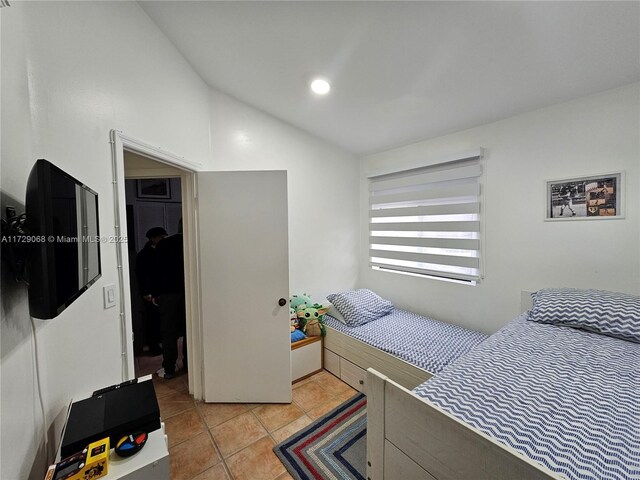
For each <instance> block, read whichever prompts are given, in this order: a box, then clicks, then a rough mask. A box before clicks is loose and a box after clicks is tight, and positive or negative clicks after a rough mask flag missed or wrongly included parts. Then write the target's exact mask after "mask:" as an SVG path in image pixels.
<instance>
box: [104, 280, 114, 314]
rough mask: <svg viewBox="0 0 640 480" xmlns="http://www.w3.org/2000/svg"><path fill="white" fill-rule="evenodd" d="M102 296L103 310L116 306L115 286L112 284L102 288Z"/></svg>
mask: <svg viewBox="0 0 640 480" xmlns="http://www.w3.org/2000/svg"><path fill="white" fill-rule="evenodd" d="M102 294H103V297H104V308H105V310H106V309H107V308H111V307H115V306H116V286H115V285H114V284H113V283H112V284H111V285H105V286H104V287H102Z"/></svg>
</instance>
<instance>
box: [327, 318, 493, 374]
mask: <svg viewBox="0 0 640 480" xmlns="http://www.w3.org/2000/svg"><path fill="white" fill-rule="evenodd" d="M324 320H325V324H326V325H328V326H330V327H332V328H334V329H335V330H338V331H339V332H342V333H345V334H347V335H349V336H351V337H354V338H356V339H358V340H360V341H362V342H364V343H367V344H369V345H371V346H373V347H376V348H378V349H380V350H382V351H384V352H387V353H390V354H392V355H395V356H396V357H398V358H401V359H402V360H405V361H407V362H409V363H411V364H413V365H415V366H417V367H419V368H422V369H423V370H426V371H428V372H430V373H439V372H440V371H442V369H443V368H444V367H446V366H447V365H449V364H450V363H451V362H454V361H456V360H457V359H458V358H459V357H460V356H461V355H464V354H465V353H467V352H468V351H469V350H471V349H472V348H473V347H475V346H476V345H478V344H479V343H480V342H482V341H483V340H484V339H485V338H487V336H486V335H485V334H484V333H480V332H475V331H473V330H468V329H466V328H462V327H458V326H456V325H450V324H448V323H443V322H438V321H437V320H433V319H432V318H428V317H422V316H420V315H418V314H416V313H411V312H407V311H404V310H399V309H397V308H395V309H393V311H392V312H391V313H389V314H387V315H384V316H383V317H380V318H378V319H377V320H374V321H372V322H369V323H366V324H364V325H360V326H359V327H348V326H346V325H345V324H344V323H342V322H340V321H338V320H336V319H335V318H333V317H331V316H330V315H325V317H324Z"/></svg>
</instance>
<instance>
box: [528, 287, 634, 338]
mask: <svg viewBox="0 0 640 480" xmlns="http://www.w3.org/2000/svg"><path fill="white" fill-rule="evenodd" d="M531 296H532V297H533V307H532V308H531V310H530V311H529V316H528V319H529V320H531V321H533V322H539V323H549V324H553V325H566V326H570V327H575V328H581V329H583V330H589V331H591V332H595V333H601V334H603V335H609V336H611V337H617V338H622V339H623V340H629V341H631V342H636V343H640V297H638V296H635V295H629V294H626V293H615V292H607V291H604V290H578V289H575V288H544V289H542V290H539V291H537V292H535V293H533V294H532V295H531Z"/></svg>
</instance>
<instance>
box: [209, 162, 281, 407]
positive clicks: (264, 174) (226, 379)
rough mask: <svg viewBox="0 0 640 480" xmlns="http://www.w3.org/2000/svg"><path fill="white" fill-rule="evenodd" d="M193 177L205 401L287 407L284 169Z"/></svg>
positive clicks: (218, 173)
mask: <svg viewBox="0 0 640 480" xmlns="http://www.w3.org/2000/svg"><path fill="white" fill-rule="evenodd" d="M197 177H198V188H197V191H198V212H197V215H198V243H199V259H200V266H199V267H200V298H201V312H202V342H203V344H202V350H203V362H204V365H203V371H204V374H203V376H204V399H205V401H207V402H248V403H263V402H264V403H271V402H273V403H288V402H291V360H290V356H291V348H290V341H291V340H290V335H289V304H288V301H287V303H286V304H285V305H284V306H280V305H279V303H278V302H279V300H280V299H281V298H284V299H285V300H288V298H289V253H288V250H289V246H288V206H287V172H286V171H243V172H199V173H198V174H197Z"/></svg>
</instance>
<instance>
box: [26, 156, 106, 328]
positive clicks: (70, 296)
mask: <svg viewBox="0 0 640 480" xmlns="http://www.w3.org/2000/svg"><path fill="white" fill-rule="evenodd" d="M25 210H26V216H27V221H26V225H27V228H28V229H29V235H30V240H31V243H32V248H31V251H30V257H29V260H28V264H29V267H28V270H29V312H30V314H31V316H32V317H35V318H40V319H50V318H54V317H56V316H57V315H59V314H60V312H62V311H63V310H64V309H65V308H67V307H68V306H69V305H70V304H71V303H72V302H73V301H74V300H75V299H77V298H78V297H79V296H80V295H82V293H83V292H84V291H86V290H87V288H89V287H90V286H91V285H92V284H93V283H94V282H95V281H96V280H97V279H98V278H100V274H101V273H100V272H101V270H100V243H99V229H98V194H97V193H96V192H94V191H93V190H91V189H90V188H89V187H87V186H86V185H84V184H83V183H82V182H80V181H78V180H76V179H75V178H73V177H72V176H71V175H69V174H68V173H66V172H64V171H62V170H61V169H59V168H58V167H56V166H55V165H53V164H52V163H51V162H48V161H47V160H38V161H37V162H36V164H35V165H34V166H33V168H32V170H31V174H30V175H29V181H28V182H27V198H26V205H25Z"/></svg>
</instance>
